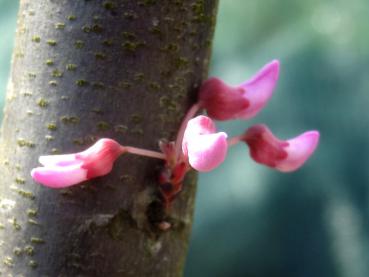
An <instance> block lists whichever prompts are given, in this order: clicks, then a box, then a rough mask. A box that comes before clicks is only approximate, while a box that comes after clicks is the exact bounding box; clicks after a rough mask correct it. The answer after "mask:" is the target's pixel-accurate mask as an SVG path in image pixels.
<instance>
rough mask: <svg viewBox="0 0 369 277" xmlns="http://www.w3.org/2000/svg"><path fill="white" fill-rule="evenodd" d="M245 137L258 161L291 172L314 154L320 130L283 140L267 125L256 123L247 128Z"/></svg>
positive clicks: (253, 156)
mask: <svg viewBox="0 0 369 277" xmlns="http://www.w3.org/2000/svg"><path fill="white" fill-rule="evenodd" d="M243 139H244V141H245V142H246V143H247V144H248V146H249V148H250V155H251V157H252V158H253V159H254V160H255V161H256V162H258V163H261V164H264V165H266V166H269V167H273V168H275V169H277V170H279V171H282V172H289V171H294V170H296V169H298V168H299V167H301V166H302V165H303V164H304V163H305V161H306V160H307V159H308V158H309V157H310V156H311V155H312V154H313V152H314V150H315V149H316V147H317V145H318V142H319V132H317V131H309V132H305V133H303V134H302V135H300V136H298V137H296V138H293V139H290V140H287V141H283V140H280V139H278V138H276V137H275V136H274V135H273V134H272V132H271V131H270V130H269V129H268V127H266V126H265V125H255V126H252V127H251V128H249V129H248V130H247V132H246V133H245V135H244V138H243Z"/></svg>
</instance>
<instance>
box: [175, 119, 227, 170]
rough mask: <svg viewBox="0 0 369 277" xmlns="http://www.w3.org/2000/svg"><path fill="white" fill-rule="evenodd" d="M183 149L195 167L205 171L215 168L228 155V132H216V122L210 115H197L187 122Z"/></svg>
mask: <svg viewBox="0 0 369 277" xmlns="http://www.w3.org/2000/svg"><path fill="white" fill-rule="evenodd" d="M182 150H183V153H184V155H185V157H188V162H189V164H190V165H191V166H192V167H193V168H194V169H196V170H198V171H203V172H206V171H210V170H213V169H214V168H216V167H218V166H219V165H220V164H221V163H222V162H223V161H224V159H225V157H226V155H227V150H228V144H227V134H226V133H224V132H219V133H216V128H215V124H214V122H213V121H212V120H211V119H210V118H209V117H206V116H203V115H200V116H197V117H195V118H193V119H191V120H190V121H189V122H188V124H187V128H186V130H185V133H184V137H183V142H182Z"/></svg>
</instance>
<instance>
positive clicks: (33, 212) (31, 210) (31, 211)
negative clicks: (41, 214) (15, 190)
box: [27, 209, 37, 217]
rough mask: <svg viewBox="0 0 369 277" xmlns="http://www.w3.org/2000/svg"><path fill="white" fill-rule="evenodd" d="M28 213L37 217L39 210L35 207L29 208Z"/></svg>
mask: <svg viewBox="0 0 369 277" xmlns="http://www.w3.org/2000/svg"><path fill="white" fill-rule="evenodd" d="M27 215H28V216H29V217H36V216H37V210H35V209H27Z"/></svg>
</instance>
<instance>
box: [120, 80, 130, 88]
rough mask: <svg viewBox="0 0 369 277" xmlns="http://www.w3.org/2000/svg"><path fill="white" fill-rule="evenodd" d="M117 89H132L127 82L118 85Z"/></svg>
mask: <svg viewBox="0 0 369 277" xmlns="http://www.w3.org/2000/svg"><path fill="white" fill-rule="evenodd" d="M118 87H120V88H126V89H129V88H131V87H132V84H131V83H130V82H128V81H122V82H119V83H118Z"/></svg>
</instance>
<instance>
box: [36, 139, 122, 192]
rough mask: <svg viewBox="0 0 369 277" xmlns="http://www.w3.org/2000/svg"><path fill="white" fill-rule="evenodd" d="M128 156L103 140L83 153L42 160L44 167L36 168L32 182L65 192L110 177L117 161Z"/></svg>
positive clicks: (116, 144)
mask: <svg viewBox="0 0 369 277" xmlns="http://www.w3.org/2000/svg"><path fill="white" fill-rule="evenodd" d="M124 152H125V149H124V147H122V146H121V145H120V144H119V143H117V142H116V141H114V140H112V139H100V140H99V141H97V142H96V143H95V144H94V145H92V146H91V147H90V148H88V149H87V150H85V151H83V152H79V153H75V154H67V155H50V156H40V158H39V162H40V163H41V164H42V165H43V167H37V168H34V169H33V170H32V172H31V175H32V178H33V179H34V180H35V181H36V182H38V183H41V184H43V185H45V186H47V187H51V188H64V187H69V186H73V185H75V184H78V183H80V182H83V181H86V180H89V179H92V178H95V177H98V176H103V175H106V174H108V173H109V172H110V171H111V169H112V167H113V163H114V161H115V160H116V159H117V158H118V157H119V156H120V155H121V154H123V153H124Z"/></svg>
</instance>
